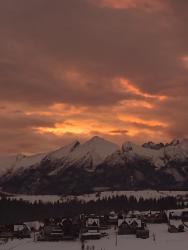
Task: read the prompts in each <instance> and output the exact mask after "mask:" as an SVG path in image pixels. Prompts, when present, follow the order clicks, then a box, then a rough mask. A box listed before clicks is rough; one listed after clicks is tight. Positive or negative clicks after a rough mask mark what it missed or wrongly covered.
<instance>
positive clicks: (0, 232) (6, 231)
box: [0, 225, 14, 240]
mask: <svg viewBox="0 0 188 250" xmlns="http://www.w3.org/2000/svg"><path fill="white" fill-rule="evenodd" d="M10 238H11V239H13V238H14V233H13V226H11V225H6V226H5V225H4V226H0V239H3V240H8V239H10Z"/></svg>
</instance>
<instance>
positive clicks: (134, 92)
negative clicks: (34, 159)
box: [0, 0, 188, 155]
mask: <svg viewBox="0 0 188 250" xmlns="http://www.w3.org/2000/svg"><path fill="white" fill-rule="evenodd" d="M73 6H74V7H73ZM187 9H188V1H170V0H167V1H164V0H76V1H75V0H68V1H58V0H54V1H49V0H46V1H43V0H32V1H12V2H11V4H10V3H9V1H1V3H0V15H1V21H0V35H1V41H0V44H1V46H0V138H1V145H0V152H1V154H3V155H4V154H17V153H22V152H27V153H29V154H31V153H35V152H44V151H48V150H51V149H54V148H57V147H61V146H63V145H65V144H66V143H70V142H72V141H73V140H75V138H76V139H79V140H80V141H85V140H87V139H88V138H89V137H92V136H95V135H98V136H101V137H103V138H105V139H109V140H111V141H113V142H115V143H118V144H122V143H123V142H125V141H128V140H131V141H133V142H136V143H139V144H141V143H143V142H145V141H146V140H147V141H155V142H161V141H165V142H167V141H169V140H172V139H174V138H179V137H187V136H188V132H187V125H188V116H187V108H188V99H187V93H188V84H187V82H188V74H187V73H188V48H187V47H188V46H187V37H188V34H187V33H188V32H187V22H188V20H187V19H188V17H187V11H186V10H187ZM10 17H11V18H10ZM23 20H24V21H23Z"/></svg>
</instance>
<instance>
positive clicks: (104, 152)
mask: <svg viewBox="0 0 188 250" xmlns="http://www.w3.org/2000/svg"><path fill="white" fill-rule="evenodd" d="M118 149H119V147H118V145H116V144H114V143H112V142H110V141H107V140H105V139H103V138H101V137H98V136H95V137H93V138H91V139H90V140H88V141H86V142H85V143H83V144H81V145H80V146H79V147H77V148H76V150H75V151H74V152H72V154H70V158H71V159H72V160H74V161H77V162H79V161H80V160H81V161H82V160H83V159H84V161H87V160H88V159H90V161H92V162H90V163H91V165H92V167H95V166H97V165H98V164H100V163H101V162H102V161H103V160H104V159H105V158H106V157H107V156H109V155H111V154H112V153H114V152H115V151H116V150H118Z"/></svg>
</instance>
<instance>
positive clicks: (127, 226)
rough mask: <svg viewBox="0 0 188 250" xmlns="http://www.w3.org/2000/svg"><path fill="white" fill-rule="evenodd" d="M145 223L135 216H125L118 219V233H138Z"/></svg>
mask: <svg viewBox="0 0 188 250" xmlns="http://www.w3.org/2000/svg"><path fill="white" fill-rule="evenodd" d="M143 228H144V225H143V223H142V221H141V220H138V219H135V218H125V219H119V220H118V234H119V235H126V234H136V231H137V230H138V229H143Z"/></svg>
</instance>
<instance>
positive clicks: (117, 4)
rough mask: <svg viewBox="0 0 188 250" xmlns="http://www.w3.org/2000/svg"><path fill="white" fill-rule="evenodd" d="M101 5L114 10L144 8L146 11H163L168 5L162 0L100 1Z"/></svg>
mask: <svg viewBox="0 0 188 250" xmlns="http://www.w3.org/2000/svg"><path fill="white" fill-rule="evenodd" d="M97 2H98V3H99V4H101V5H103V6H106V7H110V8H114V9H129V8H142V9H145V10H153V9H154V10H163V9H164V8H165V9H166V7H167V3H164V1H160V0H98V1H97Z"/></svg>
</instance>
